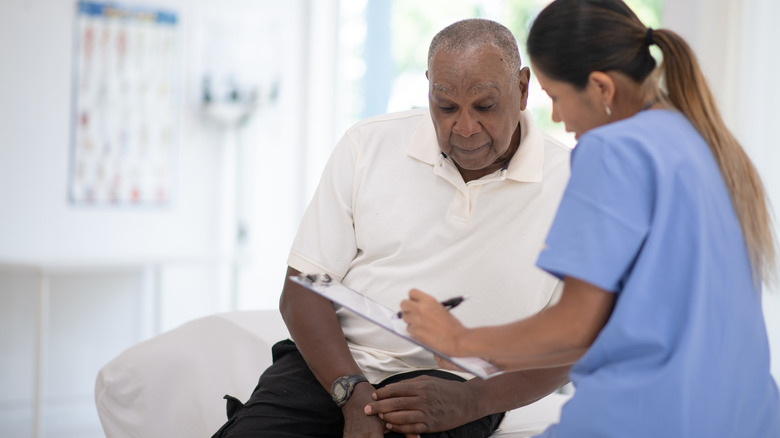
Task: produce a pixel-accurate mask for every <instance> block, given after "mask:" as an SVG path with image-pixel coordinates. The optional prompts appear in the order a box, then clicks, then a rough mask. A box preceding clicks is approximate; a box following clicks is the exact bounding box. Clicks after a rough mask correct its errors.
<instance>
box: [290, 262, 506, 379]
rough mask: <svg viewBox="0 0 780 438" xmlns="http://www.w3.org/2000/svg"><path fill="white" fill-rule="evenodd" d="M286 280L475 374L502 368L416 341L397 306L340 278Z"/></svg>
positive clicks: (492, 373)
mask: <svg viewBox="0 0 780 438" xmlns="http://www.w3.org/2000/svg"><path fill="white" fill-rule="evenodd" d="M290 280H292V281H294V282H295V283H298V284H300V285H301V286H303V287H305V288H306V289H309V290H311V291H312V292H315V293H317V294H319V295H322V296H323V297H325V298H327V299H328V300H330V301H332V302H334V303H336V304H339V305H341V306H343V307H345V308H347V309H349V310H351V311H352V312H354V313H356V314H357V315H359V316H361V317H363V318H364V319H366V320H368V321H370V322H372V323H374V324H376V325H378V326H380V327H382V328H384V329H385V330H387V331H389V332H391V333H393V334H395V335H396V336H399V337H401V338H403V339H406V340H407V341H409V342H412V343H414V344H416V345H419V346H421V347H423V348H425V349H426V350H428V351H430V352H431V353H433V354H435V355H436V356H440V357H442V358H444V359H447V360H448V361H450V362H452V363H454V364H455V365H457V366H458V367H460V368H462V369H463V370H464V371H467V372H469V373H471V374H474V375H475V376H477V377H480V378H482V379H488V378H490V377H493V376H497V375H499V374H502V373H503V371H502V370H500V369H499V368H497V367H496V366H495V365H493V364H492V363H490V362H488V361H486V360H485V359H482V358H480V357H452V356H448V355H446V354H442V353H441V352H439V351H436V350H434V349H433V348H431V347H429V346H427V345H425V344H422V343H420V342H419V341H417V340H416V339H414V338H412V337H411V335H409V332H407V331H406V323H405V322H404V321H403V319H399V318H398V317H396V314H397V313H398V311H397V310H392V309H390V308H389V307H387V306H385V305H383V304H380V303H378V302H376V301H374V300H372V299H371V298H369V297H367V296H365V295H363V294H361V293H360V292H357V291H355V290H353V289H350V288H348V287H346V286H344V285H343V284H341V283H340V282H338V281H335V280H333V279H331V278H330V276H329V275H328V274H301V275H297V276H291V277H290Z"/></svg>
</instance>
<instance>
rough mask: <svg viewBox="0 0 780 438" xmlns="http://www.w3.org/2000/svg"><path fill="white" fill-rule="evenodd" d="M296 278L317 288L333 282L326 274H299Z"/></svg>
mask: <svg viewBox="0 0 780 438" xmlns="http://www.w3.org/2000/svg"><path fill="white" fill-rule="evenodd" d="M298 278H299V279H300V280H301V281H303V282H306V283H308V284H311V285H318V286H326V285H329V284H330V283H331V282H332V281H333V279H332V278H330V275H328V274H300V275H298Z"/></svg>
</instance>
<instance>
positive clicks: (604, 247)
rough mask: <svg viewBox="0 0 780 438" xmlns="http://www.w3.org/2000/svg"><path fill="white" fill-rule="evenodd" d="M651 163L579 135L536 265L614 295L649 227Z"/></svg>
mask: <svg viewBox="0 0 780 438" xmlns="http://www.w3.org/2000/svg"><path fill="white" fill-rule="evenodd" d="M652 161H653V160H652V158H651V155H650V154H648V153H646V152H645V151H643V150H642V147H641V146H639V145H637V144H632V143H631V142H617V141H612V142H607V141H605V140H604V139H602V138H600V137H599V136H597V135H587V134H586V135H585V136H583V138H582V140H581V141H580V143H579V144H578V145H577V147H576V148H575V149H574V151H573V152H572V173H571V179H570V180H569V184H568V186H567V187H566V191H565V192H564V195H563V199H562V200H561V204H560V206H559V207H558V212H557V213H556V216H555V219H554V221H553V224H552V227H551V228H550V232H549V233H548V235H547V240H546V242H545V247H544V249H543V250H542V252H541V253H540V255H539V258H538V260H537V265H538V266H539V267H540V268H542V269H544V270H546V271H548V272H550V273H551V274H553V275H555V276H557V277H559V278H563V277H565V276H570V277H574V278H578V279H580V280H583V281H586V282H588V283H591V284H593V285H595V286H598V287H600V288H602V289H604V290H607V291H613V292H616V291H618V290H619V289H620V288H621V287H622V283H623V280H624V279H625V277H626V276H627V275H628V274H629V273H630V270H631V267H632V266H633V264H634V261H635V260H636V257H637V255H638V254H639V251H640V250H641V247H642V245H643V243H644V240H645V237H646V236H647V233H648V230H649V228H650V224H651V220H652V208H653V199H654V196H655V194H654V189H653V187H654V180H655V178H654V176H653V171H652V168H653V166H652Z"/></svg>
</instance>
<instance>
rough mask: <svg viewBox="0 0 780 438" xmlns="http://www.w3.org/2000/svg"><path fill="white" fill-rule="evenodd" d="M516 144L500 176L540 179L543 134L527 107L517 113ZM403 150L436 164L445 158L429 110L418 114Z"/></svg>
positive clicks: (542, 163) (414, 156)
mask: <svg viewBox="0 0 780 438" xmlns="http://www.w3.org/2000/svg"><path fill="white" fill-rule="evenodd" d="M520 131H521V134H520V135H521V136H520V147H519V148H517V151H516V152H515V155H514V156H513V157H512V159H511V160H510V161H509V167H507V169H506V172H505V174H504V177H505V178H507V179H511V180H515V181H519V182H540V181H541V180H542V171H543V169H544V134H542V132H541V130H539V128H537V127H536V124H535V123H534V122H533V119H532V118H531V115H530V113H529V112H528V111H523V112H521V113H520ZM406 152H407V154H408V155H409V156H411V157H412V158H415V159H417V160H420V161H422V162H424V163H427V164H430V165H431V166H434V167H435V166H436V164H437V163H438V162H439V161H441V160H447V158H445V157H444V156H443V155H442V153H441V149H440V148H439V143H438V141H437V140H436V130H435V129H434V127H433V121H432V120H431V114H430V111H425V113H424V114H423V116H422V117H421V118H420V123H418V125H417V129H415V132H414V134H412V138H411V141H410V142H409V146H408V147H407V151H406Z"/></svg>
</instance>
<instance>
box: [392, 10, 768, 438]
mask: <svg viewBox="0 0 780 438" xmlns="http://www.w3.org/2000/svg"><path fill="white" fill-rule="evenodd" d="M652 45H656V46H657V47H658V48H659V49H660V51H661V53H662V55H663V65H662V66H661V67H660V68H656V61H655V60H654V58H653V57H652V56H651V54H650V50H649V48H650V47H651V46H652ZM528 52H529V55H530V58H531V62H532V64H533V69H534V72H535V74H536V76H537V78H538V80H539V83H540V84H541V85H542V88H543V89H544V90H545V91H546V92H547V94H548V95H549V96H550V98H551V99H552V101H553V120H554V121H556V122H563V123H564V124H565V125H566V129H567V130H568V131H571V132H574V133H575V135H576V137H577V138H578V144H577V147H576V148H575V149H574V151H573V153H572V175H571V180H570V182H569V185H568V187H567V190H566V193H565V195H564V197H563V200H562V202H561V205H560V207H559V210H558V213H557V216H556V219H555V221H554V223H553V225H552V227H551V230H550V232H549V235H548V237H547V241H546V246H545V248H544V249H543V250H542V252H541V254H540V256H539V259H538V261H537V264H538V266H539V267H541V268H542V269H544V270H546V271H548V272H550V273H551V274H553V275H556V276H558V277H560V278H563V279H564V291H563V294H562V296H561V299H560V301H559V302H558V303H557V304H556V305H554V306H552V307H550V308H548V309H545V310H544V311H542V312H541V313H539V314H537V315H535V316H533V317H531V318H528V319H524V320H521V321H518V322H515V323H512V324H508V325H504V326H493V327H478V328H466V327H464V326H463V325H462V324H460V322H458V321H457V319H456V318H454V317H453V316H452V315H451V314H449V313H448V312H446V311H445V310H444V309H443V308H442V307H441V306H440V305H439V304H438V303H437V302H436V301H435V300H434V299H433V298H431V297H430V296H428V295H426V294H424V293H423V292H420V291H417V290H413V291H411V292H410V298H409V300H405V301H404V302H403V303H402V305H401V308H402V310H403V317H404V320H406V322H407V323H408V324H409V326H408V330H409V332H410V333H411V334H412V335H413V336H414V337H416V338H417V339H419V340H420V341H422V342H423V343H426V344H429V345H431V346H432V347H434V348H436V349H439V350H440V351H442V353H445V354H450V355H454V356H482V357H485V358H488V359H489V360H490V361H492V362H493V363H495V364H496V365H498V366H500V367H501V368H503V369H505V370H520V369H528V368H539V367H549V366H559V365H564V364H573V366H572V369H571V373H570V375H571V380H572V382H573V383H574V385H575V387H576V391H575V394H574V396H573V397H572V399H571V400H570V401H569V402H568V403H567V404H566V405H565V406H564V408H563V411H562V415H561V420H560V423H559V424H557V425H554V426H552V427H550V428H549V429H548V430H547V431H546V432H545V433H544V434H543V435H542V436H544V437H577V438H585V437H599V438H603V437H656V438H657V437H664V438H669V437H767V438H769V437H772V438H777V437H780V403H779V402H778V390H777V385H776V383H775V381H774V380H773V378H772V376H771V374H770V371H769V347H768V341H767V334H766V328H765V324H764V320H763V314H762V309H761V284H762V282H764V281H767V280H769V277H770V276H771V273H772V270H773V269H774V267H775V266H774V258H775V245H774V240H773V235H772V231H771V230H772V228H771V220H770V216H769V213H768V208H767V204H766V200H765V194H764V189H763V187H762V184H761V180H760V179H759V176H758V174H757V172H756V170H755V168H754V166H753V165H752V163H751V162H750V159H749V158H748V157H747V155H746V154H745V152H744V150H743V149H742V147H741V146H740V145H739V143H738V142H737V140H736V139H735V138H734V136H733V135H732V134H731V133H730V132H729V130H728V129H727V128H726V126H725V124H724V123H723V121H722V119H721V117H720V114H719V112H718V110H717V107H716V104H715V100H714V98H713V96H712V93H711V92H710V90H709V88H708V86H707V84H706V81H705V79H704V77H703V76H702V73H701V71H700V69H699V66H698V64H697V62H696V59H695V57H694V55H693V53H692V52H691V50H690V48H689V47H688V45H687V44H686V43H685V42H684V41H683V40H682V39H681V38H680V37H679V36H678V35H677V34H675V33H674V32H671V31H669V30H666V29H659V30H652V29H648V28H646V27H645V26H644V25H643V24H642V23H641V21H640V20H639V19H638V18H637V17H636V15H635V14H634V13H633V12H632V11H631V10H630V9H629V8H628V7H627V6H626V5H625V4H624V3H623V2H621V1H620V0H601V1H596V0H592V1H587V0H557V1H555V2H553V3H552V4H550V5H549V6H548V7H547V8H545V9H544V10H543V11H542V12H541V13H540V14H539V16H538V18H537V19H536V20H535V22H534V24H533V26H532V28H531V32H530V36H529V38H528ZM661 80H663V83H664V85H665V87H666V89H665V90H663V91H662V89H661V86H660V83H661ZM464 305H468V304H467V303H466V304H464Z"/></svg>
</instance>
